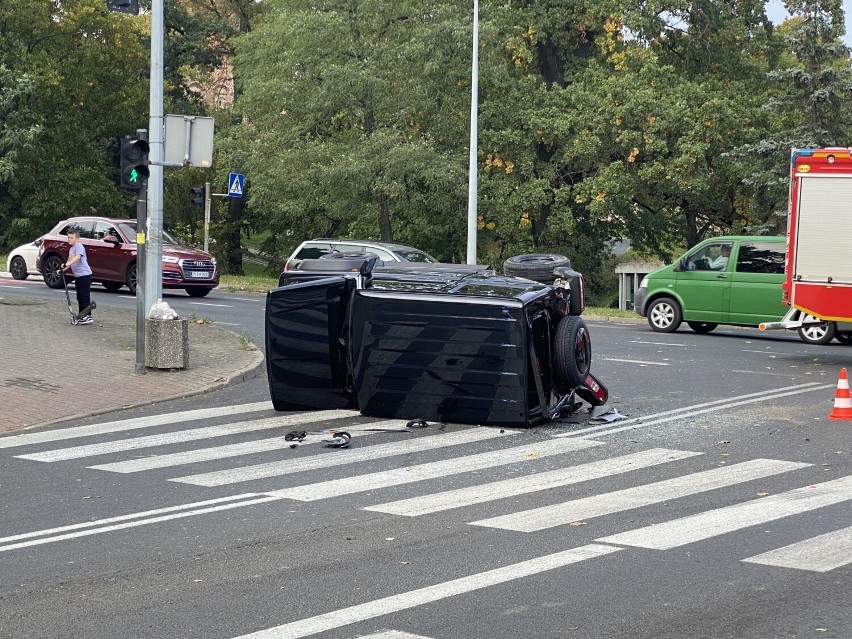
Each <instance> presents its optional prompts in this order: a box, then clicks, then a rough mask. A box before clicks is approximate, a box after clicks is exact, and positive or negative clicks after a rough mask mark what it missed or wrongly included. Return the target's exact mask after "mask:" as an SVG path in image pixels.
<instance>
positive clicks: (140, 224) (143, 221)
mask: <svg viewBox="0 0 852 639" xmlns="http://www.w3.org/2000/svg"><path fill="white" fill-rule="evenodd" d="M136 133H138V134H139V138H140V139H142V140H145V139H147V138H148V132H147V131H146V130H145V129H137V130H136ZM147 194H148V181H147V180H144V181H143V182H142V188H141V189H139V194H138V195H137V196H136V368H135V372H136V373H137V374H139V375H144V374H145V294H144V285H143V282H144V281H145V250H146V249H145V238H146V229H147V226H148V195H147Z"/></svg>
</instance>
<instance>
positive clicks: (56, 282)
mask: <svg viewBox="0 0 852 639" xmlns="http://www.w3.org/2000/svg"><path fill="white" fill-rule="evenodd" d="M41 274H42V275H43V276H44V283H45V284H47V286H48V288H62V278H63V277H65V274H64V273H63V272H62V260H61V259H59V256H58V255H51V256H50V257H49V258H47V259H46V260H45V261H44V266H42V269H41Z"/></svg>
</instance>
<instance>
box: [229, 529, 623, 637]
mask: <svg viewBox="0 0 852 639" xmlns="http://www.w3.org/2000/svg"><path fill="white" fill-rule="evenodd" d="M619 550H622V549H621V548H613V547H612V546H602V545H599V544H588V545H586V546H580V547H578V548H572V549H571V550H563V551H562V552H557V553H553V554H552V555H545V556H543V557H536V558H535V559H529V560H527V561H521V562H519V563H516V564H511V565H508V566H504V567H502V568H495V569H494V570H488V571H486V572H480V573H476V574H473V575H468V576H467V577H460V578H458V579H453V580H451V581H445V582H443V583H438V584H435V585H433V586H426V587H425V588H418V589H417V590H410V591H408V592H403V593H399V594H397V595H391V596H389V597H384V598H382V599H376V600H374V601H368V602H366V603H362V604H357V605H355V606H350V607H348V608H341V609H340V610H334V611H332V612H327V613H325V614H321V615H316V616H315V617H308V618H306V619H301V620H299V621H293V622H291V623H286V624H283V625H281V626H276V627H274V628H269V629H267V630H260V631H258V632H253V633H251V634H248V635H241V636H239V637H235V638H234V639H300V638H301V637H309V636H311V635H315V634H317V633H320V632H325V631H327V630H333V629H335V628H342V627H344V626H348V625H351V624H353V623H358V622H360V621H366V620H367V619H374V618H376V617H381V616H384V615H389V614H391V613H394V612H400V611H402V610H408V609H410V608H415V607H417V606H422V605H424V604H428V603H432V602H435V601H441V600H442V599H446V598H448V597H453V596H455V595H462V594H465V593H468V592H473V591H476V590H482V589H483V588H488V587H489V586H496V585H499V584H503V583H506V582H509V581H514V580H515V579H521V578H522V577H529V576H532V575H537V574H539V573H542V572H546V571H548V570H555V569H557V568H564V567H565V566H569V565H571V564H576V563H579V562H581V561H586V560H587V559H594V558H595V557H602V556H604V555H609V554H612V553H614V552H618V551H619Z"/></svg>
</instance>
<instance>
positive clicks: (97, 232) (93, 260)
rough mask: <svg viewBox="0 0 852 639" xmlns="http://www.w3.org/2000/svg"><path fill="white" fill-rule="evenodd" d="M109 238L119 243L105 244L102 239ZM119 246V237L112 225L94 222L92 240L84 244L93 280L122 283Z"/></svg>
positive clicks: (122, 275)
mask: <svg viewBox="0 0 852 639" xmlns="http://www.w3.org/2000/svg"><path fill="white" fill-rule="evenodd" d="M109 236H114V237H116V238H118V239H119V242H117V243H116V242H106V241H105V240H104V238H105V237H109ZM121 246H122V242H121V236H120V235H119V234H118V231H117V230H116V229H115V227H114V226H113V225H112V224H110V223H109V222H95V227H94V232H93V236H92V239H91V241H90V242H89V243H87V244H86V252H87V253H88V254H89V266H91V267H92V273H93V277H94V279H96V280H100V279H103V280H109V281H117V282H121V281H123V279H124V274H123V269H122V267H121V264H122V256H121Z"/></svg>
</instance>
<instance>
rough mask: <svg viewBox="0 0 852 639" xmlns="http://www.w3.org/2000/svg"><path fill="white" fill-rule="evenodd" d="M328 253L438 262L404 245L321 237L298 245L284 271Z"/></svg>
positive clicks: (399, 260) (383, 259) (390, 259)
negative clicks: (370, 254)
mask: <svg viewBox="0 0 852 639" xmlns="http://www.w3.org/2000/svg"><path fill="white" fill-rule="evenodd" d="M329 253H372V254H373V255H375V256H377V257H378V258H379V259H380V260H381V261H382V262H416V263H428V264H437V263H438V260H436V259H435V258H434V257H432V256H431V255H429V254H428V253H424V252H423V251H421V250H420V249H416V248H414V247H413V246H407V245H405V244H395V243H394V244H387V243H384V242H373V241H372V240H338V239H333V238H326V237H323V238H317V239H315V240H306V241H304V242H302V243H301V244H299V246H298V247H297V248H296V250H295V251H293V254H292V255H291V256H290V257H289V258H287V262H286V263H285V264H284V270H285V271H292V270H295V269H296V268H297V267H298V266H299V262H301V261H302V260H307V259H318V258H320V257H322V256H323V255H328V254H329Z"/></svg>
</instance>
